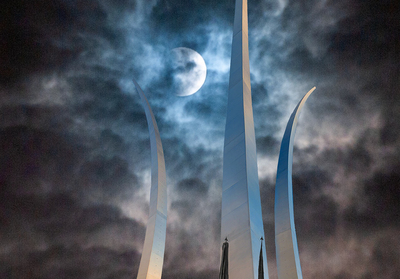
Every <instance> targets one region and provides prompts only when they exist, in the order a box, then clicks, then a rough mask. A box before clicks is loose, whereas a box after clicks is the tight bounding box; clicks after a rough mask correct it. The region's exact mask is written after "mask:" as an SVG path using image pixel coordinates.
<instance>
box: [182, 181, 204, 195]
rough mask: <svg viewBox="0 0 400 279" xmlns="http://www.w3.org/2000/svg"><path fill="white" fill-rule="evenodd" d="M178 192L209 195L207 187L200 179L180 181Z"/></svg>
mask: <svg viewBox="0 0 400 279" xmlns="http://www.w3.org/2000/svg"><path fill="white" fill-rule="evenodd" d="M178 190H179V191H180V192H193V193H196V194H200V195H204V194H206V193H207V191H208V188H207V185H206V184H205V183H204V182H203V181H201V180H200V179H198V178H188V179H183V180H181V181H179V183H178Z"/></svg>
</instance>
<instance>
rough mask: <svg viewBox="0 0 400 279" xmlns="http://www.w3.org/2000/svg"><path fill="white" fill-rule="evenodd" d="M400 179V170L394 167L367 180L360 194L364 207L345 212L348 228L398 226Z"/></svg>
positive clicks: (355, 207)
mask: <svg viewBox="0 0 400 279" xmlns="http://www.w3.org/2000/svg"><path fill="white" fill-rule="evenodd" d="M399 179H400V172H399V168H398V166H394V167H393V169H392V170H391V171H389V172H378V173H375V174H374V175H373V176H372V178H370V179H368V180H366V181H365V182H364V183H365V184H364V186H363V188H362V191H361V192H360V197H362V198H363V199H364V201H363V203H362V205H361V206H357V205H354V206H352V207H350V208H349V209H348V210H347V211H346V212H345V220H346V223H347V224H348V226H350V227H351V228H353V229H355V230H358V229H363V230H376V229H378V228H380V227H387V226H397V225H398V224H399V221H400V210H399V206H398V203H399V201H400V190H399V187H398V183H399V181H400V180H399Z"/></svg>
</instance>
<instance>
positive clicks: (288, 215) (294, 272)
mask: <svg viewBox="0 0 400 279" xmlns="http://www.w3.org/2000/svg"><path fill="white" fill-rule="evenodd" d="M314 90H315V87H314V88H312V89H311V90H310V91H309V92H308V93H307V94H306V95H305V96H304V97H303V98H302V99H301V100H300V102H299V104H298V105H297V106H296V108H295V109H294V111H293V113H292V115H291V116H290V118H289V121H288V124H287V126H286V130H285V134H284V135H283V139H282V143H281V150H280V153H279V161H278V171H277V173H276V184H275V247H276V261H277V266H278V278H279V279H302V278H303V275H302V273H301V266H300V258H299V250H298V248H297V237H296V230H295V227H294V214H293V188H292V164H293V142H294V135H295V133H296V126H297V120H298V117H299V115H300V111H301V108H302V107H303V105H304V103H305V102H306V101H307V98H308V97H309V96H310V95H311V93H312V92H313V91H314Z"/></svg>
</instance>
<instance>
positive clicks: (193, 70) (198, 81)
mask: <svg viewBox="0 0 400 279" xmlns="http://www.w3.org/2000/svg"><path fill="white" fill-rule="evenodd" d="M172 59H173V63H172V64H173V69H174V76H173V78H174V85H175V94H176V95H177V96H189V95H192V94H194V93H196V92H197V91H199V89H200V88H201V87H202V86H203V84H204V82H205V80H206V74H207V66H206V62H204V59H203V57H202V56H201V55H200V54H199V53H197V52H196V51H194V50H192V49H190V48H186V47H178V48H174V49H173V50H172Z"/></svg>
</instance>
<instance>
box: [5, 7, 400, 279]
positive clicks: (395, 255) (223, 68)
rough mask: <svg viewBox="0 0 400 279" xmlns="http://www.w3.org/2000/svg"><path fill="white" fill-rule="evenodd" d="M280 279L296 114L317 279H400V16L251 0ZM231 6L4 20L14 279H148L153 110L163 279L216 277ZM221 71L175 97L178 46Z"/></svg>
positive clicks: (301, 230) (263, 179) (304, 252)
mask: <svg viewBox="0 0 400 279" xmlns="http://www.w3.org/2000/svg"><path fill="white" fill-rule="evenodd" d="M248 6H249V46H250V67H251V79H252V93H253V109H254V119H255V132H256V137H257V151H258V167H259V177H260V189H261V200H262V204H263V218H264V226H265V234H266V245H267V254H268V264H269V273H270V278H271V279H276V278H277V275H276V261H275V246H274V238H273V234H274V223H273V219H274V217H273V199H274V185H275V181H274V180H275V172H276V167H277V159H278V152H279V146H280V140H281V138H282V136H283V131H284V128H285V126H286V122H287V120H288V118H289V116H290V113H291V112H292V110H293V109H294V107H295V105H296V104H297V102H298V101H299V100H300V98H301V97H302V96H303V95H304V94H305V93H306V92H307V91H308V90H309V89H311V88H312V87H313V86H316V87H317V89H316V91H315V93H313V95H312V96H311V97H310V99H309V100H308V102H307V104H306V105H305V107H304V109H303V112H302V115H301V117H300V120H299V126H298V129H297V136H296V140H295V149H294V166H293V187H294V202H295V223H296V230H297V235H298V244H299V251H300V258H301V264H302V269H303V276H304V278H308V279H319V278H326V279H344V278H355V279H370V278H385V279H399V278H400V264H399V258H400V238H399V233H400V161H399V158H400V137H399V135H400V134H399V131H400V121H398V120H399V119H400V94H399V93H400V92H399V90H400V35H399V34H400V2H399V1H397V0H392V1H385V0H381V1H362V0H336V1H330V0H323V1H321V0H320V1H317V0H309V1H304V0H300V1H294V0H249V3H248ZM233 12H234V1H233V0H229V1H228V0H221V1H215V0H201V1H200V0H193V1H181V0H114V1H112V0H64V1H60V0H54V1H44V0H38V1H26V0H15V1H8V2H6V3H3V4H2V7H1V9H0V148H1V153H0V278H7V279H8V278H11V279H14V278H15V279H17V278H18V279H20V278H41V279H47V278H49V279H50V278H60V279H63V278H87V279H100V278H119V279H123V278H136V274H137V271H138V267H139V260H140V255H141V250H142V247H143V241H144V234H145V224H146V220H147V214H148V200H149V187H150V143H149V136H148V130H147V123H146V118H145V114H144V110H143V108H142V107H141V103H140V99H139V95H138V94H137V92H136V90H135V89H134V86H133V83H132V80H131V78H132V77H135V78H136V79H137V81H138V83H139V84H140V85H141V87H142V89H143V90H144V91H145V93H146V95H147V98H148V99H149V102H150V104H151V106H152V109H153V111H154V113H155V116H156V119H157V122H158V126H159V129H160V133H161V138H162V141H163V146H164V152H165V161H166V171H167V176H168V178H167V181H168V187H169V189H168V192H169V202H168V209H169V212H168V214H169V215H168V226H167V243H166V254H165V262H164V272H163V278H165V279H172V278H182V279H184V278H192V279H203V278H217V276H218V268H219V255H220V249H221V243H219V237H220V212H221V204H220V203H221V184H222V151H223V138H224V125H225V116H226V105H227V88H228V79H229V63H230V51H231V50H230V47H231V38H232V25H233ZM176 47H188V48H192V49H194V50H195V51H197V52H199V53H200V54H201V55H202V56H203V57H204V60H205V62H206V64H207V67H208V71H207V79H206V82H205V84H204V86H203V87H202V88H201V89H200V90H199V91H198V92H197V93H196V94H194V95H191V96H187V97H177V96H175V95H174V92H173V88H175V87H174V84H173V83H174V82H173V80H174V78H173V75H174V72H171V71H170V67H169V66H168V65H169V62H168V61H169V59H170V50H171V49H173V48H176Z"/></svg>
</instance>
